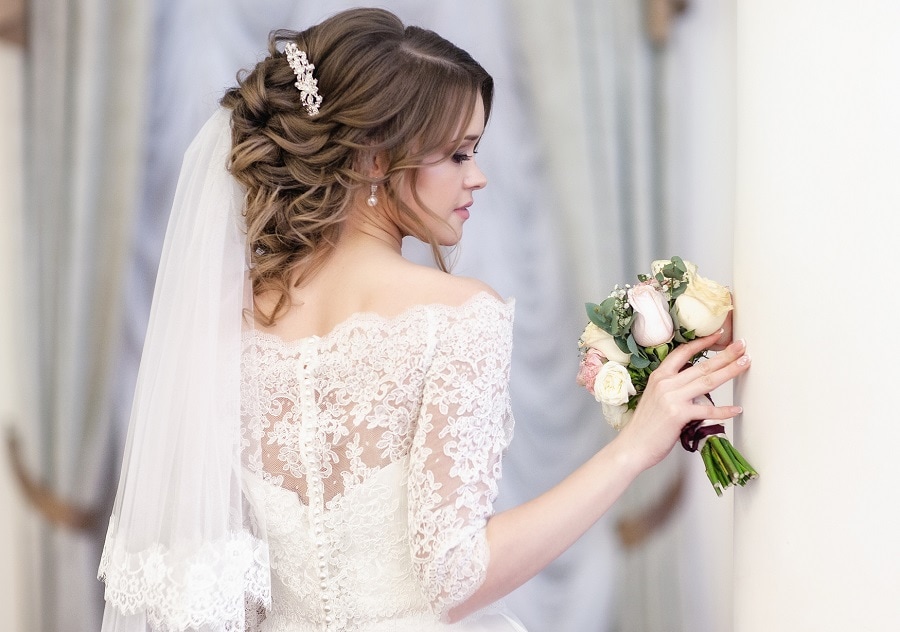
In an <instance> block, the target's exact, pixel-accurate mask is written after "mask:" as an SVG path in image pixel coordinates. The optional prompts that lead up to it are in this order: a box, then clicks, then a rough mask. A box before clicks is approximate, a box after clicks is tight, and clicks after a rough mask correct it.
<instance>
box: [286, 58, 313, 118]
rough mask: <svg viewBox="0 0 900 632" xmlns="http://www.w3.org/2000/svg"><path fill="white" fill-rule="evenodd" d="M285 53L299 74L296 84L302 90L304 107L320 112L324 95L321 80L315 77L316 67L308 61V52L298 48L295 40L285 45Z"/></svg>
mask: <svg viewBox="0 0 900 632" xmlns="http://www.w3.org/2000/svg"><path fill="white" fill-rule="evenodd" d="M284 54H285V55H286V56H287V62H288V65H289V66H290V67H291V70H293V71H294V74H295V75H297V81H296V82H295V83H294V85H295V86H296V87H297V90H299V91H300V100H301V101H302V102H303V107H305V108H306V113H307V114H309V115H310V116H315V115H316V114H318V113H319V106H320V105H322V97H321V96H319V82H318V81H317V80H316V78H315V77H313V70H315V69H316V67H315V66H313V65H312V64H311V63H309V61H307V59H306V52H305V51H302V50H300V49H299V48H297V45H296V44H294V43H293V42H288V43H287V44H286V45H285V47H284Z"/></svg>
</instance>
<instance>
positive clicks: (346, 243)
mask: <svg viewBox="0 0 900 632" xmlns="http://www.w3.org/2000/svg"><path fill="white" fill-rule="evenodd" d="M402 241H403V235H401V233H400V229H399V228H398V227H397V226H396V225H395V224H393V223H392V222H389V221H388V220H387V219H386V218H385V217H384V216H383V215H382V214H379V213H377V212H376V211H373V210H372V209H371V208H369V207H366V208H365V209H360V208H358V207H357V208H355V209H354V210H353V211H352V212H351V213H350V215H349V217H348V218H347V222H346V223H345V224H344V228H343V231H342V233H341V237H340V240H339V241H338V244H337V248H336V250H339V251H340V250H349V249H354V250H355V249H359V248H365V249H372V248H374V249H378V250H390V251H393V252H394V253H396V254H398V255H399V254H400V250H401V245H402Z"/></svg>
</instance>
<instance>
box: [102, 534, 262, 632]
mask: <svg viewBox="0 0 900 632" xmlns="http://www.w3.org/2000/svg"><path fill="white" fill-rule="evenodd" d="M114 534H115V523H113V522H110V525H109V530H108V532H107V535H106V546H104V549H103V556H102V558H101V559H100V570H99V577H100V579H101V580H102V581H104V582H106V593H105V597H106V601H107V602H109V603H110V604H111V605H114V606H115V607H116V608H117V609H118V610H120V611H121V612H122V614H124V615H133V614H139V613H142V612H145V613H146V617H147V622H148V623H149V624H150V625H151V626H152V627H153V629H154V630H160V631H161V632H174V631H176V630H185V629H197V628H202V627H204V626H212V627H214V628H215V629H217V630H223V631H225V632H243V631H244V629H245V613H246V610H247V608H248V607H253V606H261V607H263V608H266V609H267V608H268V607H269V606H270V604H271V591H270V587H269V585H270V582H269V561H268V560H269V552H268V547H267V545H266V543H265V542H263V541H262V540H260V539H259V538H256V537H254V536H252V535H251V534H250V533H248V532H246V531H244V532H239V533H232V534H230V535H228V536H227V537H224V538H222V539H220V540H216V541H206V542H203V543H202V544H201V545H200V546H198V547H196V548H195V549H194V550H192V551H189V552H184V551H181V552H179V553H177V554H176V553H175V552H173V551H171V550H170V549H169V548H168V547H166V546H165V545H163V544H161V543H159V542H157V543H154V544H153V545H152V546H150V547H148V548H146V549H144V550H142V551H139V552H136V553H129V552H128V551H125V550H123V548H122V547H114V546H113V542H114V540H115V535H114Z"/></svg>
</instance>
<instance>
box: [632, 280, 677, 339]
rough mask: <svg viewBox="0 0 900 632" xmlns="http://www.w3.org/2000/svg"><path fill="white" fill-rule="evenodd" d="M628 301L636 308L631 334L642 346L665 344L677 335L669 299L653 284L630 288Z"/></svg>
mask: <svg viewBox="0 0 900 632" xmlns="http://www.w3.org/2000/svg"><path fill="white" fill-rule="evenodd" d="M628 303H629V304H630V305H631V308H632V309H633V310H634V320H633V321H632V323H631V334H632V335H633V336H634V340H635V342H637V343H638V344H639V345H641V346H642V347H656V346H657V345H664V344H666V343H667V342H669V341H670V340H672V336H674V335H675V325H674V324H673V323H672V316H671V315H669V301H668V300H667V299H666V297H665V296H663V293H662V292H660V291H659V290H657V289H656V288H654V287H653V286H651V285H636V286H635V287H633V288H631V289H630V290H628Z"/></svg>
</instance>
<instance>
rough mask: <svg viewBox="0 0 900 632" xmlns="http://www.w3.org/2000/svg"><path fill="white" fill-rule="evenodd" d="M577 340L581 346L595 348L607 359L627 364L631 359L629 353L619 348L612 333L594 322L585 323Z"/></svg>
mask: <svg viewBox="0 0 900 632" xmlns="http://www.w3.org/2000/svg"><path fill="white" fill-rule="evenodd" d="M579 342H580V346H581V347H583V348H586V349H587V348H593V349H596V350H597V351H598V352H600V354H602V355H603V357H604V358H606V359H607V360H612V361H613V362H618V363H619V364H628V361H629V360H631V354H630V353H627V352H625V351H622V350H621V349H619V345H617V344H616V341H615V340H614V339H613V337H612V335H610V334H609V333H607V332H606V331H604V330H602V329H600V328H599V327H597V325H595V324H594V323H588V324H587V327H585V328H584V332H583V333H582V334H581V340H580V341H579Z"/></svg>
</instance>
